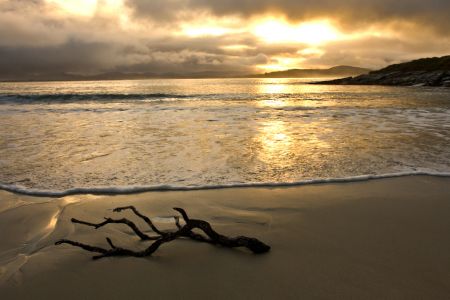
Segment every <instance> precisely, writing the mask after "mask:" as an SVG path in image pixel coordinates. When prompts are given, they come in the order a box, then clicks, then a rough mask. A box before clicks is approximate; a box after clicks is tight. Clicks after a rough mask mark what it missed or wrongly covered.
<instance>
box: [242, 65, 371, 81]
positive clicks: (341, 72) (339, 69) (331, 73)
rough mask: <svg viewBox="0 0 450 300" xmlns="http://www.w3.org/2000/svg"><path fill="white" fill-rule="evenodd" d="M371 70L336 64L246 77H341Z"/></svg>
mask: <svg viewBox="0 0 450 300" xmlns="http://www.w3.org/2000/svg"><path fill="white" fill-rule="evenodd" d="M370 71H371V70H370V69H365V68H359V67H352V66H336V67H332V68H329V69H290V70H285V71H277V72H270V73H264V74H253V75H248V76H245V77H248V78H320V77H342V76H357V75H361V74H367V73H369V72H370Z"/></svg>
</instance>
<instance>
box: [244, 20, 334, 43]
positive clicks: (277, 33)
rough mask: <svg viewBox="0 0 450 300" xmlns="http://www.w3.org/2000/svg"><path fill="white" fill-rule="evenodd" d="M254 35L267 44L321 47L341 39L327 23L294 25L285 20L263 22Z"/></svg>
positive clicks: (256, 28)
mask: <svg viewBox="0 0 450 300" xmlns="http://www.w3.org/2000/svg"><path fill="white" fill-rule="evenodd" d="M253 33H254V34H255V35H256V36H258V37H260V38H261V39H262V40H264V41H265V42H267V43H283V42H284V43H305V44H308V45H319V44H322V43H325V42H329V41H333V40H337V39H339V32H338V31H337V30H336V29H335V28H334V27H333V26H332V25H330V23H329V22H327V21H316V22H305V23H301V24H297V25H292V24H289V23H287V22H285V21H283V20H277V19H269V20H262V21H260V22H257V23H256V25H255V27H254V30H253Z"/></svg>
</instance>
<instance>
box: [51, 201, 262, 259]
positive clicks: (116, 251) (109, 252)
mask: <svg viewBox="0 0 450 300" xmlns="http://www.w3.org/2000/svg"><path fill="white" fill-rule="evenodd" d="M123 210H131V211H132V212H133V213H134V214H135V215H136V216H138V217H139V218H141V219H142V220H144V222H145V223H147V225H148V226H149V227H150V229H151V230H152V231H154V232H155V233H156V234H157V235H158V236H149V235H147V234H145V233H144V232H142V231H141V230H140V229H139V228H138V227H137V226H136V224H134V223H133V222H132V221H130V220H128V219H125V218H123V219H111V218H105V221H103V222H101V223H97V224H96V223H90V222H86V221H80V220H77V219H72V222H73V223H77V224H82V225H87V226H91V227H94V228H95V229H98V228H100V227H103V226H105V225H107V224H125V225H127V226H128V227H130V228H131V229H132V230H133V231H134V233H135V234H136V235H137V236H138V237H139V238H140V239H141V240H153V241H154V242H153V243H152V244H151V245H150V246H148V247H147V248H146V249H144V250H142V251H133V250H129V249H125V248H121V247H116V246H115V245H114V244H113V242H112V241H111V239H110V238H106V241H107V242H108V244H109V246H110V249H105V248H100V247H95V246H91V245H87V244H83V243H80V242H76V241H72V240H67V239H62V240H59V241H57V242H56V243H55V244H56V245H60V244H69V245H72V246H75V247H79V248H81V249H84V250H86V251H90V252H96V253H99V255H96V256H94V257H93V258H94V259H99V258H103V257H109V256H134V257H144V256H150V255H152V254H153V253H154V252H155V251H156V250H158V248H159V247H160V246H161V245H162V244H164V243H168V242H171V241H173V240H175V239H177V238H180V237H185V238H190V239H193V240H196V241H199V242H206V243H210V244H216V245H220V246H223V247H228V248H236V247H244V248H247V249H249V250H250V251H252V252H253V253H255V254H261V253H265V252H268V251H269V250H270V246H268V245H266V244H264V243H263V242H261V241H260V240H258V239H256V238H250V237H246V236H238V237H227V236H225V235H222V234H220V233H218V232H216V231H215V230H214V229H213V228H212V227H211V225H210V224H209V223H208V222H206V221H203V220H197V219H191V218H189V216H188V215H187V213H186V211H185V210H184V209H182V208H174V210H176V211H177V212H178V213H179V214H180V215H181V217H182V218H183V220H184V222H185V225H181V224H180V220H179V217H178V216H175V217H174V220H175V225H176V227H177V229H178V230H177V231H173V232H165V231H161V230H159V229H158V228H157V227H156V226H155V225H154V224H153V222H152V221H151V220H150V218H148V217H147V216H145V215H143V214H141V213H140V212H139V211H138V210H137V209H136V208H135V207H134V206H126V207H118V208H115V209H114V212H121V211H123ZM194 229H199V230H201V231H202V232H203V233H204V234H205V235H206V236H203V235H202V234H198V233H195V232H193V231H192V230H194Z"/></svg>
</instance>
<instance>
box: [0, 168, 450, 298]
mask: <svg viewBox="0 0 450 300" xmlns="http://www.w3.org/2000/svg"><path fill="white" fill-rule="evenodd" d="M0 199H1V201H0V237H1V243H0V265H1V268H0V281H1V283H0V294H1V298H2V299H49V298H64V299H103V298H108V299H119V298H120V299H123V298H127V299H143V298H145V299H190V298H197V299H198V298H207V299H299V298H302V299H448V297H449V295H450V254H449V253H450V238H449V234H448V231H449V229H450V178H445V177H432V176H410V177H401V178H392V179H379V180H371V181H366V182H355V183H339V184H317V185H305V186H299V187H286V188H234V189H233V188H231V189H219V190H203V191H201V190H200V191H188V192H149V193H143V194H136V195H124V196H93V195H77V196H67V197H63V198H37V197H30V196H23V195H18V194H12V193H9V192H4V191H2V192H0ZM124 205H134V206H136V207H137V208H138V209H139V210H140V211H141V212H143V213H145V214H146V215H148V216H152V217H158V218H155V219H153V220H154V221H155V222H156V224H157V225H159V226H161V227H163V228H175V227H174V224H173V223H172V219H171V218H169V217H170V216H173V215H175V213H174V212H173V211H172V210H171V208H172V207H175V206H179V207H183V208H185V209H186V210H187V212H188V213H189V215H190V216H191V217H192V218H201V219H204V220H206V221H209V222H210V223H211V224H212V225H213V226H214V228H215V229H216V230H217V231H219V232H221V233H224V234H226V235H229V236H235V235H248V236H253V237H257V238H259V239H261V240H262V241H264V242H266V243H267V244H269V245H271V246H272V250H271V251H270V252H269V253H267V254H264V255H253V254H251V253H249V252H247V251H244V250H240V249H233V250H231V249H226V248H221V247H218V246H212V245H208V244H203V243H198V242H194V241H190V240H176V241H173V242H171V243H168V244H165V245H163V246H162V247H161V248H160V249H159V250H158V251H157V252H156V253H155V254H154V256H152V257H148V258H140V259H139V258H105V259H101V260H98V261H93V260H92V259H91V257H92V255H93V254H92V253H89V252H86V251H83V250H81V249H79V248H74V247H71V246H68V245H61V246H54V245H53V244H54V242H55V241H57V240H59V239H61V238H70V239H73V240H78V241H82V242H85V243H91V244H93V245H98V246H102V247H107V243H106V241H105V237H110V238H111V239H112V240H113V241H114V242H115V243H116V244H117V245H119V246H122V247H129V248H132V249H143V248H145V247H146V246H147V245H148V243H150V242H142V241H140V240H139V239H138V238H137V237H136V236H135V235H134V234H133V233H132V232H131V231H130V230H129V229H128V228H127V227H125V226H123V225H116V224H113V225H109V226H107V227H104V228H101V229H98V230H94V229H92V228H90V227H87V226H83V225H79V224H72V223H71V222H70V219H71V218H72V217H75V218H79V219H83V220H87V221H92V222H100V221H101V220H102V219H103V217H107V216H114V217H118V216H120V217H121V216H125V217H127V218H130V219H133V220H135V221H136V223H137V224H138V225H139V226H140V228H143V229H146V227H145V224H143V223H142V222H140V221H139V220H138V219H137V218H136V217H134V216H133V215H132V214H131V213H130V212H123V213H114V212H112V209H113V208H115V207H118V206H124Z"/></svg>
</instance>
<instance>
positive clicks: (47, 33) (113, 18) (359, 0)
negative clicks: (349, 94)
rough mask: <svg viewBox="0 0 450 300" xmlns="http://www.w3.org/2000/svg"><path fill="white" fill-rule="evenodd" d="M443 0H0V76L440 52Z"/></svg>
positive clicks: (363, 63)
mask: <svg viewBox="0 0 450 300" xmlns="http://www.w3.org/2000/svg"><path fill="white" fill-rule="evenodd" d="M449 11H450V1H449V0H427V1H424V0H376V1H375V0H373V1H372V0H345V1H344V0H278V1H275V0H253V1H251V0H226V1H225V0H0V79H12V78H15V79H20V78H24V77H26V76H30V75H33V76H34V75H35V76H44V77H45V76H46V75H51V74H61V73H67V74H79V75H80V74H81V75H94V74H99V73H105V72H126V73H141V72H152V73H155V74H166V73H171V74H194V73H202V72H205V73H211V74H222V75H242V74H252V73H265V72H270V71H279V70H285V69H292V68H327V67H332V66H336V65H353V66H359V67H367V68H371V69H377V68H381V67H384V66H386V65H389V64H392V63H398V62H403V61H408V60H411V59H415V58H421V57H431V56H443V55H448V54H450V34H449V32H450V18H449Z"/></svg>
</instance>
